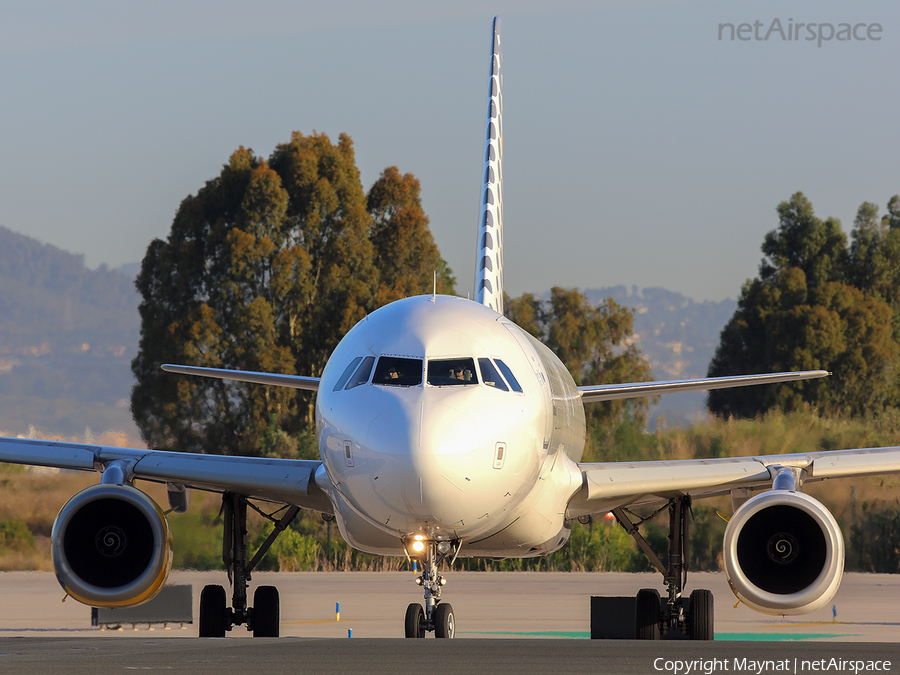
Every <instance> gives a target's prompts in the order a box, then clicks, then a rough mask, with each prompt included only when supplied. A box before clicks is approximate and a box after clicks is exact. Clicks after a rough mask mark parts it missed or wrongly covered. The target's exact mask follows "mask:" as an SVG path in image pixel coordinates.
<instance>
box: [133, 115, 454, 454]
mask: <svg viewBox="0 0 900 675" xmlns="http://www.w3.org/2000/svg"><path fill="white" fill-rule="evenodd" d="M389 172H390V170H387V171H386V172H385V174H383V176H382V177H384V175H386V174H388V173H389ZM394 172H395V173H396V170H394ZM404 179H405V180H407V183H408V188H407V193H406V194H407V197H408V199H409V200H412V201H413V202H416V203H417V202H418V181H416V180H415V179H414V178H413V177H412V176H407V177H404ZM383 203H385V204H386V203H387V200H383ZM397 210H402V209H397ZM419 211H421V208H419ZM399 227H400V223H399V222H398V223H394V222H393V221H391V219H389V218H388V219H386V220H385V219H384V218H382V222H381V223H380V226H379V227H378V228H376V227H374V226H373V218H372V216H371V215H370V213H369V212H368V210H367V202H366V195H365V193H364V192H363V189H362V186H361V184H360V180H359V171H358V170H357V168H356V164H355V156H354V152H353V145H352V142H351V140H350V138H349V137H348V136H346V135H341V136H340V138H339V141H338V143H337V144H332V143H331V141H330V140H329V139H328V137H327V136H325V135H324V134H315V133H314V134H312V135H311V136H304V135H303V134H300V133H298V132H295V133H294V134H293V135H292V137H291V140H290V142H288V143H284V144H281V145H279V146H278V147H277V148H276V149H275V151H274V152H273V153H272V156H271V157H270V158H269V160H268V161H266V160H264V159H261V158H258V157H256V156H255V155H254V154H253V152H252V151H251V150H249V149H245V148H243V147H241V148H239V149H238V150H236V151H235V152H234V153H233V154H232V155H231V157H230V159H229V161H228V163H227V164H226V165H225V166H224V167H223V168H222V171H221V173H220V174H219V176H217V177H216V178H214V179H212V180H210V181H208V182H207V183H206V185H204V187H203V188H201V189H200V190H199V191H198V192H197V194H196V195H192V196H189V197H187V198H185V200H184V201H183V202H182V203H181V206H180V207H179V209H178V212H177V213H176V215H175V219H174V221H173V223H172V228H171V231H170V233H169V236H168V238H167V240H166V241H162V240H155V241H153V242H152V243H151V244H150V246H149V248H148V250H147V254H146V256H145V257H144V260H143V263H142V266H141V272H140V274H139V276H138V278H137V281H136V284H137V287H138V290H139V292H140V294H141V296H142V302H141V305H140V314H141V341H140V346H139V351H138V355H137V356H136V357H135V359H134V361H133V362H132V371H133V373H134V374H135V376H136V378H137V381H138V384H137V385H135V387H134V389H133V391H132V413H133V414H134V417H135V422H136V423H137V425H138V427H139V428H140V430H141V433H142V435H143V437H144V439H145V440H146V441H147V443H148V444H150V445H151V446H154V447H164V448H173V449H177V450H183V451H191V452H208V453H225V454H242V455H266V456H296V455H297V454H298V452H300V447H299V444H298V438H302V437H303V436H304V434H306V437H307V438H308V433H307V430H308V428H309V426H310V424H311V421H312V396H311V395H310V394H305V393H300V392H297V391H296V390H293V389H286V388H279V387H261V386H258V385H250V384H244V383H238V382H232V381H223V380H211V379H206V378H191V377H176V376H172V375H167V374H165V373H162V372H160V370H159V366H160V364H162V363H166V362H174V363H186V364H190V365H196V366H207V367H215V368H233V369H242V370H261V371H270V372H280V373H288V374H290V373H300V374H309V375H319V374H320V373H321V371H322V369H323V368H324V366H325V362H326V361H327V359H328V356H329V355H330V354H331V351H332V350H333V349H334V347H335V345H336V344H337V342H338V341H339V340H340V338H341V337H343V335H344V334H345V333H346V332H347V331H348V330H349V329H350V328H351V327H352V326H353V325H354V324H355V323H356V322H357V321H359V320H360V319H362V318H363V317H364V316H365V315H366V313H368V312H371V311H373V310H374V309H376V308H377V307H378V304H379V292H380V290H381V286H380V284H381V279H382V275H381V272H380V270H379V267H378V260H377V259H376V256H375V251H376V246H375V245H374V244H373V239H375V235H376V233H378V235H379V237H380V238H381V239H385V240H386V239H389V238H390V237H392V236H395V238H396V235H394V233H393V229H395V228H399ZM417 227H418V229H417V230H416V234H417V236H418V238H419V239H421V240H426V239H427V240H428V241H431V235H430V233H429V232H428V229H427V218H425V216H424V214H421V218H420V220H419V221H418V223H417ZM432 246H433V242H432ZM430 256H431V257H430V258H429V260H432V261H433V260H435V259H436V261H437V263H442V262H443V261H441V259H440V256H439V254H438V253H437V248H436V247H434V248H433V250H432V251H430ZM437 263H436V264H437ZM444 268H446V265H444ZM416 273H417V274H421V270H417V271H416ZM447 273H448V274H449V270H447ZM384 276H385V277H386V278H390V272H386V273H385V275H384ZM416 281H417V284H416V283H414V282H413V281H409V280H408V281H407V282H406V285H405V286H403V289H404V290H407V289H413V288H418V289H420V290H425V289H426V288H427V289H428V290H430V289H431V283H432V276H431V270H430V269H429V270H428V274H427V279H426V278H421V277H420V278H417V279H416ZM447 290H449V291H450V292H452V277H450V281H449V289H447ZM385 297H386V296H385Z"/></svg>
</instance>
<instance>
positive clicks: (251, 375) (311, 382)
mask: <svg viewBox="0 0 900 675" xmlns="http://www.w3.org/2000/svg"><path fill="white" fill-rule="evenodd" d="M161 368H162V369H163V370H164V371H166V372H167V373H180V374H182V375H197V376H199V377H215V378H217V379H220V380H237V381H238V382H252V383H253V384H268V385H272V386H275V387H292V388H294V389H305V390H307V391H318V390H319V378H318V377H304V376H302V375H279V374H277V373H256V372H253V371H250V370H228V369H227V368H200V367H199V366H177V365H173V364H171V363H166V364H164V365H162V366H161Z"/></svg>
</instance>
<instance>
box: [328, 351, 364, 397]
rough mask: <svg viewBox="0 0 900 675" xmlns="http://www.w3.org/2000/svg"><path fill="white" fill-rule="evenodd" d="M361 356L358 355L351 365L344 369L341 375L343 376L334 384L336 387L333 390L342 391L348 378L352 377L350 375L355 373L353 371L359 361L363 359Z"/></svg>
mask: <svg viewBox="0 0 900 675" xmlns="http://www.w3.org/2000/svg"><path fill="white" fill-rule="evenodd" d="M362 358H363V357H361V356H357V357H356V358H355V359H353V360H352V361H351V362H350V365H349V366H347V367H346V368H345V369H344V373H343V374H342V375H341V378H340V379H339V380H338V381H337V384H335V385H334V389H332V390H331V391H340V390H341V389H342V388H343V387H344V385H345V384H347V380H349V379H350V375H352V374H353V371H354V370H356V366H358V365H359V362H360V361H362Z"/></svg>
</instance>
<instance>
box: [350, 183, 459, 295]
mask: <svg viewBox="0 0 900 675" xmlns="http://www.w3.org/2000/svg"><path fill="white" fill-rule="evenodd" d="M366 203H367V206H368V211H369V213H370V214H371V215H372V221H373V222H372V244H373V245H374V247H375V257H376V260H377V264H378V267H379V269H380V270H381V284H380V285H379V288H378V292H377V302H378V304H379V305H384V304H387V303H388V302H392V301H394V300H399V299H401V298H406V297H409V296H411V295H419V294H422V293H430V292H431V291H432V290H434V286H433V284H434V281H435V276H434V275H435V274H436V275H437V278H436V281H437V288H436V290H437V292H438V293H453V289H454V286H455V285H456V280H455V279H454V278H453V272H452V270H451V269H450V268H449V267H448V266H447V263H446V262H444V260H443V259H442V258H441V256H440V253H438V248H437V245H436V244H435V243H434V238H433V237H432V236H431V230H429V229H428V216H426V215H425V212H424V211H423V210H422V201H421V199H420V197H419V180H418V179H417V178H416V177H415V176H413V175H412V174H411V173H407V174H404V175H403V176H401V175H400V172H399V171H398V170H397V167H396V166H389V167H388V168H387V169H385V170H384V171H383V172H382V173H381V176H379V177H378V180H377V181H375V184H374V185H373V186H372V188H371V189H370V190H369V194H368V196H367V198H366Z"/></svg>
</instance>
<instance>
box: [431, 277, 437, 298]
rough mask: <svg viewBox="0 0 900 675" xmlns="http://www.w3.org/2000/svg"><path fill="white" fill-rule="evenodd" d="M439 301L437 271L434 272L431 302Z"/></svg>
mask: <svg viewBox="0 0 900 675" xmlns="http://www.w3.org/2000/svg"><path fill="white" fill-rule="evenodd" d="M435 300H437V270H434V290H433V291H431V301H432V302H434V301H435Z"/></svg>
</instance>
